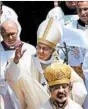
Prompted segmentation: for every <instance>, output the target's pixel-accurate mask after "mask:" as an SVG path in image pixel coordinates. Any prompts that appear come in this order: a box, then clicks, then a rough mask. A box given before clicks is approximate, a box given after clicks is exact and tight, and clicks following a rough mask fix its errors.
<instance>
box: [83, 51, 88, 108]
mask: <svg viewBox="0 0 88 109" xmlns="http://www.w3.org/2000/svg"><path fill="white" fill-rule="evenodd" d="M83 74H84V78H85V85H86V88H87V92H88V51H87V53H86V56H85V58H84V62H83ZM83 108H84V109H88V94H87V97H86V99H85V101H84V104H83Z"/></svg>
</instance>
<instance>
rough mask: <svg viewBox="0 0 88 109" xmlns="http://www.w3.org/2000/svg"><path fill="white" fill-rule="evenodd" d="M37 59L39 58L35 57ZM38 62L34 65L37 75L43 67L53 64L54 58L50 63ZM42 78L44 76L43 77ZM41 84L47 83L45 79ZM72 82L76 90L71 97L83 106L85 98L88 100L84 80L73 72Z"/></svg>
mask: <svg viewBox="0 0 88 109" xmlns="http://www.w3.org/2000/svg"><path fill="white" fill-rule="evenodd" d="M35 58H37V57H35ZM35 58H34V59H35ZM37 61H39V60H38V59H36V64H37V65H36V64H35V61H34V63H33V64H32V66H34V67H33V70H35V71H33V72H35V73H37V74H38V72H41V70H43V69H42V67H43V66H42V65H46V66H47V65H49V64H50V63H52V62H53V57H52V59H51V60H49V61H41V60H40V62H41V63H40V62H37ZM38 63H39V64H38ZM38 65H39V66H38ZM36 67H37V68H36ZM41 77H42V75H41ZM39 82H41V84H42V83H43V82H45V83H46V81H44V79H42V80H41V81H39ZM71 82H72V84H73V87H74V89H73V88H72V96H71V97H72V99H73V100H74V101H76V102H77V103H79V104H80V105H82V104H83V102H84V100H85V98H86V95H87V91H86V88H85V85H84V82H83V80H82V79H81V77H80V76H79V75H78V74H77V73H76V72H75V71H74V70H72V73H71ZM79 86H80V88H79ZM45 89H46V87H45ZM46 91H47V90H46Z"/></svg>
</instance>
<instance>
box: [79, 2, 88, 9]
mask: <svg viewBox="0 0 88 109" xmlns="http://www.w3.org/2000/svg"><path fill="white" fill-rule="evenodd" d="M77 6H78V8H79V7H80V6H85V7H86V6H87V7H88V1H79V2H78V3H77Z"/></svg>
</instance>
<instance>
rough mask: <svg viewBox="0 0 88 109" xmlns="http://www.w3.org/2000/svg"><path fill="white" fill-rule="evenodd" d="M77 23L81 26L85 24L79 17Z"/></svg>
mask: <svg viewBox="0 0 88 109" xmlns="http://www.w3.org/2000/svg"><path fill="white" fill-rule="evenodd" d="M78 24H79V25H81V26H83V27H85V26H86V24H85V23H84V22H82V21H81V20H80V19H79V20H78Z"/></svg>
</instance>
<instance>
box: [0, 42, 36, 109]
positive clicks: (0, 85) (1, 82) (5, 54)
mask: <svg viewBox="0 0 88 109" xmlns="http://www.w3.org/2000/svg"><path fill="white" fill-rule="evenodd" d="M24 49H28V50H31V52H30V54H32V53H33V54H34V53H35V52H36V50H35V48H34V47H33V46H32V45H29V44H27V43H24V44H23V48H22V50H24ZM14 53H15V51H4V48H3V46H2V44H1V43H0V64H1V63H2V62H3V63H2V66H1V71H0V91H1V92H3V93H2V94H3V96H4V100H5V102H7V101H6V100H7V99H9V100H8V102H7V103H5V104H6V105H7V106H6V105H5V109H13V108H12V107H10V105H9V106H8V104H13V106H14V109H19V107H17V106H18V105H19V103H18V100H17V98H16V96H15V94H14V93H13V91H12V90H11V88H10V87H9V86H8V84H7V83H6V81H5V76H4V70H5V67H6V64H7V60H8V59H9V58H13V57H14ZM30 54H29V55H30ZM2 60H3V61H2ZM7 90H8V91H7ZM7 92H9V93H7ZM10 97H11V100H12V101H11V100H10ZM10 102H11V103H10ZM17 103H18V104H17Z"/></svg>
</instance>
